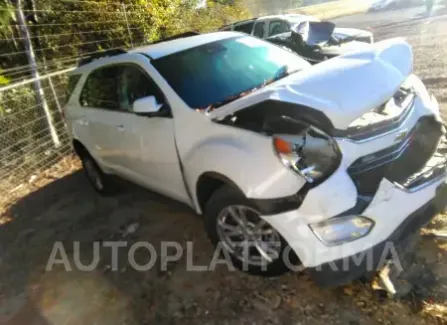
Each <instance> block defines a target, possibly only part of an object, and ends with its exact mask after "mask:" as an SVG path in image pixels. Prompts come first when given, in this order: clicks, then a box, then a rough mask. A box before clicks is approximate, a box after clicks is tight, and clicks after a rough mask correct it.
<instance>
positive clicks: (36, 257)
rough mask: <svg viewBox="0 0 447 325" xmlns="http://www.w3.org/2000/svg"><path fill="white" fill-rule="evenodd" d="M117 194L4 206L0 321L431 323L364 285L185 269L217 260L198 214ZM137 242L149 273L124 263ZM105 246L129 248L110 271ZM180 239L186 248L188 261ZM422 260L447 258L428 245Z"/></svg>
mask: <svg viewBox="0 0 447 325" xmlns="http://www.w3.org/2000/svg"><path fill="white" fill-rule="evenodd" d="M121 185H122V190H121V192H120V194H119V195H117V196H116V197H113V198H101V197H98V196H97V195H96V193H95V192H94V191H93V190H92V189H91V188H90V186H89V185H88V183H87V181H86V180H85V179H84V176H83V175H82V173H80V172H76V173H74V174H71V175H68V176H66V177H64V178H62V179H59V180H56V181H54V182H52V183H50V184H48V185H47V186H45V187H43V188H41V189H39V190H37V191H35V192H33V193H31V194H30V195H28V196H26V197H24V198H23V199H21V200H20V201H18V202H16V203H15V204H14V205H13V206H11V208H10V209H9V211H8V213H7V214H8V215H9V217H10V222H9V223H6V224H4V225H3V226H1V227H0V249H1V250H0V252H1V255H0V256H1V257H0V306H1V307H0V315H1V316H0V324H6V325H28V324H30V325H62V324H64V325H75V324H76V325H77V324H109V325H114V324H153V323H155V324H162V325H163V324H180V323H181V324H197V322H198V321H200V323H202V324H243V323H247V324H253V323H269V324H292V323H293V324H297V323H300V322H301V323H302V324H308V323H312V324H352V325H353V324H381V323H383V320H384V319H389V320H390V321H391V323H393V324H405V325H408V324H424V322H427V324H428V323H430V321H429V320H428V321H427V320H426V318H425V317H422V316H421V314H420V309H419V310H416V309H415V308H413V310H412V309H411V306H412V305H411V304H410V303H408V302H399V301H392V300H385V301H382V300H380V299H377V296H376V295H375V293H374V292H373V291H372V290H371V289H370V288H369V286H367V285H364V284H361V283H357V284H354V285H353V286H350V287H347V288H338V289H332V290H329V289H321V288H318V287H316V286H315V285H314V284H313V283H312V282H311V281H310V280H309V278H308V277H307V276H306V275H305V274H288V275H285V276H283V277H279V278H274V279H265V278H259V277H252V276H248V275H245V274H242V273H240V272H231V271H230V270H228V269H227V267H226V266H225V265H218V266H217V268H216V270H215V271H213V272H206V271H186V268H187V265H188V264H189V268H190V267H191V265H194V266H195V267H198V266H202V267H206V266H210V264H211V263H212V258H213V253H214V251H213V249H212V247H211V245H210V244H209V242H208V239H207V237H206V235H205V232H204V229H203V226H202V222H201V219H200V217H198V216H196V215H195V214H194V213H193V212H192V211H191V210H190V209H189V208H187V207H185V206H183V205H181V204H178V203H176V202H173V201H171V200H169V199H166V198H164V197H162V196H159V195H157V194H154V193H152V192H149V191H146V190H144V189H142V188H139V187H136V186H132V185H129V184H127V183H125V184H121ZM140 241H145V242H148V243H150V244H151V245H152V246H153V247H154V248H155V255H156V257H157V260H156V263H155V266H154V267H152V268H151V269H150V270H147V271H138V270H135V269H134V268H132V267H131V265H130V262H129V258H128V257H129V255H128V254H129V248H130V247H131V246H132V245H133V244H134V243H137V242H140ZM162 241H175V242H178V243H180V244H181V247H182V248H183V250H184V254H183V255H182V257H181V258H180V259H179V260H178V261H175V262H169V263H165V261H164V260H163V259H162V258H161V256H162V255H163V252H161V251H160V247H161V242H162ZM75 242H77V243H79V249H78V248H77V247H76V246H75V244H74V243H75ZM107 242H115V243H116V242H120V243H121V244H122V245H126V247H121V248H119V250H118V252H119V253H118V254H117V258H116V261H115V262H116V265H115V264H114V261H113V257H112V253H111V248H110V247H104V245H107V244H105V243H107ZM188 242H189V243H190V245H193V248H194V249H193V251H191V252H190V254H189V255H188V254H187V252H186V250H187V247H188V244H187V243H188ZM55 243H60V244H59V245H60V246H59V248H60V247H63V250H61V249H60V250H58V251H57V254H56V255H55V256H53V257H56V259H55V260H53V261H55V262H56V263H54V265H53V264H52V263H49V260H51V258H50V256H51V254H52V252H55V251H53V250H54V247H55V246H54V245H55ZM95 243H96V244H95ZM94 245H98V265H97V266H95V265H92V269H93V270H91V271H86V270H85V269H88V265H89V264H91V263H92V261H95V253H94ZM430 252H432V253H431V254H435V255H434V256H438V254H442V255H443V256H445V251H443V250H441V248H439V247H438V246H436V245H435V247H432V249H431V250H430ZM64 253H66V258H65V255H64ZM171 254H172V252H171ZM152 255H153V254H152V253H150V252H149V251H148V250H146V249H144V248H142V249H138V250H137V251H136V252H135V254H134V255H133V256H135V261H136V262H137V263H138V265H144V264H145V263H148V262H149V261H150V259H151V256H152ZM436 261H438V260H436ZM76 262H78V263H77V264H76ZM436 263H437V262H436ZM79 264H81V269H80V268H79V267H77V265H79ZM50 265H52V266H53V267H52V268H51V270H48V271H45V269H46V268H48V267H49V266H50ZM164 265H166V267H164ZM82 269H84V270H82ZM446 277H447V275H446ZM427 295H432V292H430V291H428V290H427V292H425V293H424V294H423V295H419V296H417V297H416V298H415V299H416V302H417V303H419V305H421V304H422V301H423V300H424V299H426V297H427ZM440 299H441V298H440ZM415 312H417V313H419V314H417V315H415V314H414V313H415Z"/></svg>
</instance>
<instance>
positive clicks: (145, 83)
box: [117, 58, 189, 203]
mask: <svg viewBox="0 0 447 325" xmlns="http://www.w3.org/2000/svg"><path fill="white" fill-rule="evenodd" d="M143 59H144V58H143ZM120 89H121V90H120V98H121V107H123V108H124V109H125V110H126V111H128V112H129V114H127V115H126V116H124V117H123V120H122V126H123V130H122V132H121V134H117V137H122V145H123V146H124V147H125V149H124V153H125V155H124V159H125V166H124V167H125V168H126V173H127V175H128V177H129V178H132V180H134V181H135V182H137V183H140V184H142V185H144V186H146V187H149V188H151V189H153V190H155V191H157V192H160V193H163V194H165V195H167V196H170V197H173V198H175V199H177V200H179V201H183V202H185V203H188V202H189V198H188V195H187V192H186V188H185V184H184V181H183V176H182V171H181V166H180V161H179V157H178V154H177V148H176V143H175V130H174V121H173V119H172V115H171V112H170V107H169V105H168V103H167V100H166V98H165V96H164V95H163V93H162V92H161V90H160V89H159V88H158V87H157V85H156V84H155V83H154V82H153V80H152V79H151V78H150V77H149V75H148V74H147V73H146V72H145V70H144V68H143V67H142V66H140V65H138V64H126V65H122V73H121V79H120ZM148 96H155V98H156V99H157V101H158V103H160V104H162V105H163V106H162V108H161V110H160V112H159V113H157V114H155V115H153V116H142V115H137V114H135V113H133V112H132V111H133V103H134V102H135V101H136V100H137V99H140V98H144V97H148ZM137 148H138V150H136V149H137Z"/></svg>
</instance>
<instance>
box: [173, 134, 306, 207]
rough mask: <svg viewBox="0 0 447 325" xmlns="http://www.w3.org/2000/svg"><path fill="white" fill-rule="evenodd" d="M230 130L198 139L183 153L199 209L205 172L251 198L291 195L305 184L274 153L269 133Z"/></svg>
mask: <svg viewBox="0 0 447 325" xmlns="http://www.w3.org/2000/svg"><path fill="white" fill-rule="evenodd" d="M232 132H234V133H235V134H225V135H219V136H216V137H212V138H207V139H205V140H204V141H200V142H197V143H196V144H195V145H194V146H193V147H192V148H191V149H190V150H189V151H188V152H187V153H186V154H185V155H184V156H183V157H182V162H183V166H184V173H185V181H186V183H187V186H188V188H189V191H190V193H191V194H192V196H193V200H194V205H195V206H196V208H197V210H198V211H200V208H199V204H198V201H197V193H196V191H197V182H198V180H199V178H200V176H201V175H203V174H205V173H215V174H219V175H222V176H224V177H225V178H226V179H228V180H230V181H231V182H232V183H233V184H234V185H235V186H237V187H238V188H239V189H240V190H241V191H242V192H243V193H244V194H245V196H246V197H248V198H252V199H275V198H281V197H285V196H290V195H293V194H295V193H297V192H298V190H299V189H300V188H301V187H302V186H303V185H304V184H305V180H304V179H303V178H301V177H300V176H298V175H296V174H295V173H293V172H292V171H291V170H289V169H288V168H286V167H284V166H283V165H282V163H281V162H280V161H279V159H278V158H277V157H276V156H275V154H274V151H273V147H272V142H271V138H270V137H267V136H263V135H259V134H256V133H253V132H245V131H241V130H238V129H234V131H233V130H232ZM237 133H242V134H237Z"/></svg>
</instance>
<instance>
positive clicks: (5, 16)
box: [0, 0, 13, 28]
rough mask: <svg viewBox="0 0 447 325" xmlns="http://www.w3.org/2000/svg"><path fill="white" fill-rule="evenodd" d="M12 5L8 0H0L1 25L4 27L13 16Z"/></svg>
mask: <svg viewBox="0 0 447 325" xmlns="http://www.w3.org/2000/svg"><path fill="white" fill-rule="evenodd" d="M12 9H13V8H12V6H11V5H10V4H9V3H8V2H7V1H6V0H0V27H1V28H3V27H5V26H7V25H8V24H9V21H10V19H11V17H12V13H13V10H12Z"/></svg>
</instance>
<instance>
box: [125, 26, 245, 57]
mask: <svg viewBox="0 0 447 325" xmlns="http://www.w3.org/2000/svg"><path fill="white" fill-rule="evenodd" d="M235 36H241V33H237V32H214V33H208V34H201V35H196V36H190V37H185V38H178V39H174V40H171V41H166V42H160V43H156V44H151V45H147V46H142V47H138V48H135V49H133V50H130V51H129V53H143V54H145V55H147V56H149V57H150V58H151V59H158V58H161V57H163V56H167V55H170V54H174V53H177V52H181V51H184V50H187V49H190V48H193V47H197V46H200V45H203V44H207V43H211V42H215V41H219V40H224V39H227V38H231V37H235Z"/></svg>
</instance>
